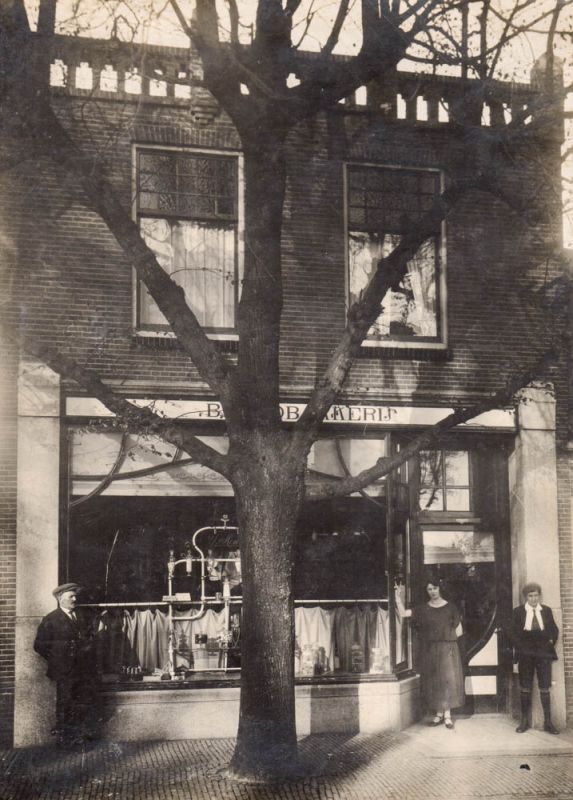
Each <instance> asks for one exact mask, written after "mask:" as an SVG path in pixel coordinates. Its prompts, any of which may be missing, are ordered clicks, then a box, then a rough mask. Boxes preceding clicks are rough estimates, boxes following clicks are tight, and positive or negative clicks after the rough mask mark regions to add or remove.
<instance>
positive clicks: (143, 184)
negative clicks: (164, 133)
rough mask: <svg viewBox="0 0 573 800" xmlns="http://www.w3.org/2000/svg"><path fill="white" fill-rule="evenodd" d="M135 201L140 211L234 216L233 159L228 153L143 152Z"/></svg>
mask: <svg viewBox="0 0 573 800" xmlns="http://www.w3.org/2000/svg"><path fill="white" fill-rule="evenodd" d="M138 203H139V209H140V210H142V211H156V210H158V211H163V212H164V213H166V214H181V215H184V216H189V217H196V218H201V219H205V218H206V219H217V218H222V217H224V218H227V219H236V216H237V161H236V159H235V158H234V157H233V158H230V157H228V156H208V155H203V154H201V155H199V154H191V153H170V154H164V153H146V152H143V153H141V154H140V158H139V174H138Z"/></svg>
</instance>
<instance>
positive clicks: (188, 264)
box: [139, 217, 237, 328]
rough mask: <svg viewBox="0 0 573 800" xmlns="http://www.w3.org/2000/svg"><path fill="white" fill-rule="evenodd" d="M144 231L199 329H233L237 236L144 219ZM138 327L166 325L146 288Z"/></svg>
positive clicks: (225, 230) (220, 228)
mask: <svg viewBox="0 0 573 800" xmlns="http://www.w3.org/2000/svg"><path fill="white" fill-rule="evenodd" d="M140 228H141V233H142V235H143V238H144V239H145V242H146V243H147V245H148V246H149V247H150V248H151V250H153V252H154V253H155V255H156V257H157V260H158V262H159V264H160V265H161V266H162V267H163V269H164V270H165V271H166V272H167V273H168V274H169V275H170V276H171V277H172V278H173V280H174V281H175V282H176V283H178V284H179V286H181V287H182V288H183V290H184V291H185V297H186V300H187V302H188V303H189V305H190V306H191V308H192V310H193V312H194V313H195V315H196V316H197V319H198V320H199V323H200V324H201V325H203V326H204V327H207V328H233V327H234V324H235V292H236V288H237V287H236V285H235V284H236V277H235V230H234V228H233V227H224V226H217V225H215V224H207V223H202V222H193V221H190V220H168V219H158V218H149V217H143V218H141V219H140ZM139 300H140V309H139V323H140V324H142V325H165V324H166V320H165V317H164V316H163V314H162V313H161V311H160V310H159V309H158V307H157V306H156V304H155V302H154V301H153V300H152V298H151V296H150V295H149V293H148V291H147V289H146V288H145V286H144V285H143V284H141V285H140V292H139Z"/></svg>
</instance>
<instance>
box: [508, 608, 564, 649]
mask: <svg viewBox="0 0 573 800" xmlns="http://www.w3.org/2000/svg"><path fill="white" fill-rule="evenodd" d="M540 610H541V619H542V620H543V626H544V627H543V630H534V631H526V630H524V628H523V626H524V625H525V617H526V614H527V611H526V609H525V606H524V605H523V606H518V607H517V608H514V609H513V617H512V623H511V637H510V638H511V643H512V645H513V648H514V654H515V659H514V660H515V661H518V660H519V659H520V658H521V657H522V656H533V657H534V658H549V659H551V660H553V661H554V660H555V659H556V658H557V653H556V652H555V647H554V644H555V643H556V642H557V639H558V638H559V628H558V627H557V625H556V624H555V620H554V619H553V612H552V611H551V609H550V608H549V606H540Z"/></svg>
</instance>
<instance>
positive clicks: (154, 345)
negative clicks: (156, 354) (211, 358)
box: [131, 333, 239, 353]
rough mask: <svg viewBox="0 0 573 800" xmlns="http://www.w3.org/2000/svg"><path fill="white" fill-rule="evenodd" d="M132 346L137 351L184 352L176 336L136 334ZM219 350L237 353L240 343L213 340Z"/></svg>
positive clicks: (228, 340)
mask: <svg viewBox="0 0 573 800" xmlns="http://www.w3.org/2000/svg"><path fill="white" fill-rule="evenodd" d="M209 338H211V337H209ZM131 341H132V345H133V347H134V348H136V349H137V350H162V351H165V350H175V351H182V350H183V348H182V347H181V345H180V343H179V341H178V340H177V339H176V338H175V336H168V335H165V336H157V335H146V334H145V333H136V334H134V335H133V336H132V339H131ZM211 341H212V342H213V343H214V344H215V347H216V348H217V350H219V351H220V352H221V353H236V352H237V351H238V349H239V342H238V340H237V339H234V338H233V339H231V338H229V339H215V338H211Z"/></svg>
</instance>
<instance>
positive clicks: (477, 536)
mask: <svg viewBox="0 0 573 800" xmlns="http://www.w3.org/2000/svg"><path fill="white" fill-rule="evenodd" d="M422 537H423V544H424V564H476V563H478V564H479V563H484V562H491V561H493V560H494V557H495V556H494V541H493V534H491V533H478V532H476V531H423V533H422Z"/></svg>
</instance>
